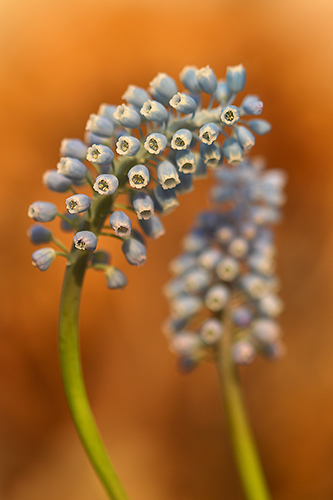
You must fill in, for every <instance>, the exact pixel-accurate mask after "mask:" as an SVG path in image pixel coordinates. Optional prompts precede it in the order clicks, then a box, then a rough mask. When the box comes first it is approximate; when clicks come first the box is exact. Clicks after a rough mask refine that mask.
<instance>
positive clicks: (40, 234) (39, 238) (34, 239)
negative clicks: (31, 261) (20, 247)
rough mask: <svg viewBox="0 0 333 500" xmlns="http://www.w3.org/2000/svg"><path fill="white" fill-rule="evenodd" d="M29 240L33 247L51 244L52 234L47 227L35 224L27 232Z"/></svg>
mask: <svg viewBox="0 0 333 500" xmlns="http://www.w3.org/2000/svg"><path fill="white" fill-rule="evenodd" d="M27 235H28V238H29V239H30V241H31V243H32V244H33V245H39V244H40V243H49V241H51V240H52V233H51V231H49V230H48V229H47V228H46V227H44V226H40V225H39V224H34V225H33V226H30V227H29V229H28V231H27Z"/></svg>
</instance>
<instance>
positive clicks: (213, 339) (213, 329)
mask: <svg viewBox="0 0 333 500" xmlns="http://www.w3.org/2000/svg"><path fill="white" fill-rule="evenodd" d="M215 177H216V180H217V183H216V184H215V185H214V187H213V188H212V189H211V192H210V199H211V202H212V203H213V204H214V207H213V209H212V210H211V211H207V212H203V213H201V214H200V215H199V216H198V217H197V220H196V223H195V227H194V228H193V229H192V230H191V231H190V232H189V233H188V234H187V236H186V237H185V239H184V241H183V252H182V253H181V254H180V255H179V256H178V257H176V258H175V259H174V260H173V261H172V262H171V266H170V267H171V271H172V273H173V275H174V278H173V279H172V280H171V281H169V283H167V285H166V287H165V293H166V296H167V297H168V299H169V300H170V310H171V312H170V317H169V318H168V319H167V321H166V323H165V333H166V335H167V337H168V339H169V343H170V347H171V350H172V351H173V352H175V353H177V354H178V355H179V356H180V363H181V367H182V368H184V369H190V368H192V367H194V366H196V365H197V364H198V362H199V361H201V360H202V359H207V358H209V357H214V356H215V355H216V353H217V349H218V344H219V341H220V339H222V337H223V335H224V333H225V328H228V329H229V332H228V335H230V337H231V342H232V347H231V355H232V358H233V360H234V362H235V363H237V364H249V363H251V362H252V361H253V360H254V359H255V357H256V354H257V353H258V352H259V353H261V354H263V355H264V356H267V357H270V358H277V357H279V356H280V355H281V354H282V352H283V344H282V342H281V338H280V337H281V333H280V328H279V325H278V324H277V322H276V318H277V316H278V315H279V314H280V313H281V311H282V309H283V304H282V301H281V299H280V298H279V297H278V295H277V292H278V290H279V280H278V278H277V276H276V275H275V247H274V235H273V232H272V228H271V226H272V225H273V224H275V223H277V222H278V221H279V219H280V207H281V205H282V204H283V203H284V201H285V195H284V193H283V187H284V184H285V181H286V178H285V174H284V172H283V171H281V170H273V169H271V170H265V168H264V164H263V161H262V160H260V159H259V158H258V159H255V160H253V161H249V160H244V161H243V162H241V163H239V164H238V165H237V166H235V167H233V168H230V167H228V166H225V167H221V168H219V169H217V170H216V171H215ZM226 325H227V326H226Z"/></svg>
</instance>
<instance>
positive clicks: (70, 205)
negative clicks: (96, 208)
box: [66, 194, 91, 214]
mask: <svg viewBox="0 0 333 500" xmlns="http://www.w3.org/2000/svg"><path fill="white" fill-rule="evenodd" d="M90 205H91V200H90V198H89V196H87V195H86V194H73V196H70V197H69V198H67V200H66V209H67V212H68V213H70V214H81V213H82V212H85V211H86V210H88V209H89V208H90Z"/></svg>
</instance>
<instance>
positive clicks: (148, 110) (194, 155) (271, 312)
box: [28, 65, 285, 500]
mask: <svg viewBox="0 0 333 500" xmlns="http://www.w3.org/2000/svg"><path fill="white" fill-rule="evenodd" d="M245 81H246V74H245V69H244V67H243V66H242V65H239V66H232V67H229V68H228V69H227V71H226V75H225V77H224V79H223V80H217V78H216V76H215V73H214V71H213V70H212V69H211V68H210V67H209V66H206V67H203V68H201V69H198V68H196V67H195V66H186V67H185V68H184V69H183V70H182V71H181V73H180V82H181V84H182V85H183V88H179V89H178V85H177V83H176V81H175V80H174V79H173V78H172V77H170V76H169V75H167V74H166V73H159V74H158V75H157V76H156V77H155V78H153V79H151V81H150V84H149V87H148V89H147V90H146V89H143V88H141V87H137V86H134V85H129V86H128V87H127V89H126V91H125V92H124V94H123V96H122V98H123V99H124V100H125V103H122V104H119V105H114V104H108V103H102V104H101V105H100V106H99V108H98V111H97V113H93V114H91V115H90V117H89V119H88V120H87V123H86V126H85V132H84V133H83V136H84V139H83V140H81V139H76V138H71V139H63V141H62V142H61V146H60V159H59V161H58V163H57V170H54V169H53V170H48V171H47V172H46V173H45V174H44V176H43V183H44V186H45V187H46V188H48V189H50V190H51V191H53V196H54V195H55V194H54V193H65V192H66V191H70V193H71V196H70V197H67V199H66V207H67V213H64V214H63V213H58V211H57V207H56V205H55V204H53V203H49V202H40V201H37V202H35V203H32V204H31V205H30V207H29V211H28V215H29V217H31V218H32V219H33V220H34V221H36V222H40V223H48V222H51V221H52V220H53V219H55V218H56V217H58V218H59V219H60V220H61V225H60V227H61V229H62V230H63V231H64V233H65V237H67V238H68V234H67V236H66V233H68V232H71V233H72V235H71V238H72V239H70V240H69V244H70V245H71V249H70V250H69V249H68V248H67V247H66V245H65V244H64V243H63V242H61V241H60V240H58V239H57V238H55V237H54V236H53V233H52V232H51V231H50V230H49V229H48V228H44V227H43V226H40V225H39V224H38V225H34V226H32V227H31V228H30V229H29V231H28V236H29V238H30V240H31V243H32V244H34V245H36V244H42V243H48V242H49V243H50V244H54V245H56V246H57V247H59V249H60V251H55V250H54V249H52V248H42V249H40V250H37V251H36V252H34V253H33V263H34V265H35V266H36V267H37V268H39V269H40V270H42V271H45V270H47V269H48V267H49V266H50V264H51V262H52V261H53V260H54V258H55V256H56V255H59V256H63V257H65V258H66V260H67V266H66V272H65V278H64V284H63V292H62V300H61V305H60V316H59V318H60V320H59V347H60V349H59V352H60V365H61V371H62V377H63V381H64V386H65V388H66V396H67V400H68V403H69V407H70V411H71V414H72V417H73V420H74V422H75V425H76V427H77V429H78V431H79V434H80V437H81V440H82V442H83V443H84V446H85V449H86V450H87V452H88V455H89V457H90V459H91V461H92V463H93V465H94V467H95V470H96V472H97V474H98V476H99V478H100V480H101V482H102V483H103V485H104V487H105V489H106V491H107V494H108V495H109V497H110V498H112V499H113V500H126V498H127V497H126V494H125V492H124V490H123V487H122V485H121V483H120V481H119V479H118V478H117V475H116V473H115V471H114V469H113V466H112V464H111V463H110V461H109V459H108V457H107V453H106V451H105V449H104V446H103V443H102V441H101V440H100V438H99V434H98V431H97V429H96V425H95V423H94V421H93V419H92V417H91V411H90V407H89V403H88V400H87V395H86V392H85V390H84V382H83V377H82V373H81V366H80V355H79V349H78V326H77V325H78V314H79V304H80V296H81V288H82V283H83V280H84V275H85V272H86V271H88V270H89V272H90V269H92V270H93V269H95V270H100V271H101V270H102V271H103V272H104V274H105V277H106V284H107V287H108V288H109V289H111V290H117V289H122V288H123V287H125V286H126V285H127V279H126V276H125V274H124V273H123V271H122V270H120V269H118V267H115V266H113V265H110V257H109V254H108V252H104V251H103V252H97V253H96V256H95V257H93V258H92V255H93V253H94V252H95V250H96V248H97V244H98V241H99V239H100V238H103V239H104V240H108V242H109V247H111V243H114V244H115V245H117V244H118V245H119V240H121V242H122V247H121V248H122V252H123V255H124V257H125V259H126V260H127V262H128V263H129V264H130V265H133V266H140V265H142V264H144V263H145V262H146V259H147V250H146V246H145V240H144V237H143V235H144V236H147V237H148V238H151V239H153V240H154V239H157V238H159V237H161V236H163V235H164V233H165V229H164V226H163V224H162V221H161V219H160V218H159V216H158V215H156V214H161V215H166V214H167V213H169V212H171V211H172V210H173V209H176V208H177V207H178V206H179V205H180V199H181V196H182V195H183V194H184V193H187V192H190V191H191V190H192V189H193V182H194V180H197V179H200V178H204V177H206V176H207V174H208V173H209V169H214V172H215V176H216V180H217V186H215V187H214V188H213V189H212V191H211V201H212V202H213V204H214V208H213V209H212V210H210V211H208V212H206V213H204V214H202V215H201V216H199V217H198V219H197V223H196V227H195V229H194V230H192V231H191V232H190V233H189V235H188V237H187V238H186V239H185V242H184V245H183V252H182V255H181V257H180V258H179V259H177V260H176V261H175V262H174V264H173V270H174V273H175V279H174V280H173V281H172V283H170V284H169V285H168V286H167V290H168V295H169V297H170V300H171V313H170V318H169V320H168V321H167V329H168V338H169V342H170V347H171V349H172V351H173V352H175V353H176V354H177V353H178V354H179V358H180V363H179V364H180V366H181V367H182V368H183V369H184V370H186V371H189V370H191V369H193V368H195V366H196V365H197V364H198V363H199V362H201V361H203V360H204V359H212V360H220V358H221V356H222V357H223V363H220V364H219V366H222V368H221V370H222V371H223V370H225V371H226V372H227V370H228V366H229V364H230V363H231V362H233V363H239V364H247V363H249V362H250V361H252V360H253V359H254V357H255V356H256V355H257V354H261V355H263V356H265V357H270V358H275V357H277V356H278V355H280V354H281V353H282V352H283V347H282V345H283V344H282V342H281V338H280V329H279V328H278V326H277V323H276V319H277V317H278V315H279V314H280V312H281V311H282V307H283V306H282V302H281V300H280V298H279V297H278V295H277V293H278V285H277V280H276V277H275V261H274V258H275V257H274V245H273V236H272V230H271V226H272V224H274V223H276V222H277V221H278V220H279V218H280V214H279V207H280V205H281V204H282V203H283V201H284V195H283V194H282V187H283V184H284V180H285V179H284V177H283V175H282V174H281V173H280V172H279V171H270V172H267V173H266V171H265V169H264V168H262V166H261V167H259V166H258V162H257V163H255V162H250V161H249V160H248V159H247V153H248V151H249V150H250V149H251V148H252V147H253V146H254V144H255V135H264V134H266V133H267V132H269V131H270V129H271V125H270V124H269V123H268V122H267V121H266V120H264V119H258V118H256V117H257V116H258V115H260V114H261V112H262V109H263V104H262V102H261V100H260V98H259V97H258V96H256V95H248V96H246V97H245V98H243V100H242V101H241V100H240V101H237V99H238V98H239V97H238V95H237V94H238V92H241V91H242V90H243V88H244V86H245ZM203 94H208V96H209V97H210V102H209V104H208V106H207V107H206V106H205V105H204V103H205V101H206V99H207V96H204V95H203ZM180 113H182V116H180ZM251 115H252V117H255V118H254V119H253V118H251ZM115 153H117V154H115ZM76 186H80V191H81V189H82V191H83V192H80V193H79V194H78V193H77V192H76ZM67 196H68V195H67ZM118 197H119V198H118ZM119 209H120V210H119ZM122 210H125V211H126V212H128V214H130V215H127V213H125V212H123V211H122ZM108 221H109V222H110V224H108ZM117 240H118V241H117ZM109 247H108V249H109ZM112 264H113V262H112ZM113 293H117V292H113ZM225 339H229V340H228V342H229V343H230V349H229V350H226V349H225V348H224V347H223V346H224V344H225V342H226V340H225ZM221 346H222V347H221ZM226 352H227V354H226ZM221 353H222V354H221ZM218 362H219V361H218ZM228 363H229V364H228ZM229 375H230V372H229ZM227 378H228V377H227ZM227 406H228V405H227ZM249 446H250V447H251V446H252V444H251V445H249ZM238 452H239V453H241V451H239V450H236V451H235V453H236V454H237V453H238ZM246 460H247V459H246ZM240 462H241V463H243V462H242V460H241V461H240ZM252 465H253V464H249V469H251V471H253V468H252ZM254 474H255V475H256V472H255V471H254ZM245 476H246V474H245ZM257 476H258V477H257V482H256V484H257V487H258V488H259V490H261V493H263V490H264V489H265V487H264V486H263V484H264V483H263V480H262V478H261V477H259V476H260V473H259V472H258V473H257ZM248 487H249V488H251V485H249V486H248ZM256 494H257V491H256ZM259 494H260V491H259ZM253 498H254V497H253ZM261 498H263V499H265V500H266V498H268V497H267V495H266V496H265V495H264V494H261Z"/></svg>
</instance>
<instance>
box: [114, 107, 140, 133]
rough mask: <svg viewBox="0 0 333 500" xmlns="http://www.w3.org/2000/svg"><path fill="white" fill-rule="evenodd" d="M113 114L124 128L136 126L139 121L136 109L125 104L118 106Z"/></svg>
mask: <svg viewBox="0 0 333 500" xmlns="http://www.w3.org/2000/svg"><path fill="white" fill-rule="evenodd" d="M113 116H114V118H115V119H116V120H118V122H119V123H120V124H121V125H122V126H123V127H125V128H137V127H138V126H139V125H140V123H141V117H140V114H139V113H138V111H136V109H134V108H131V107H130V106H126V104H121V105H120V106H118V107H117V109H116V111H115V112H114V113H113Z"/></svg>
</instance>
